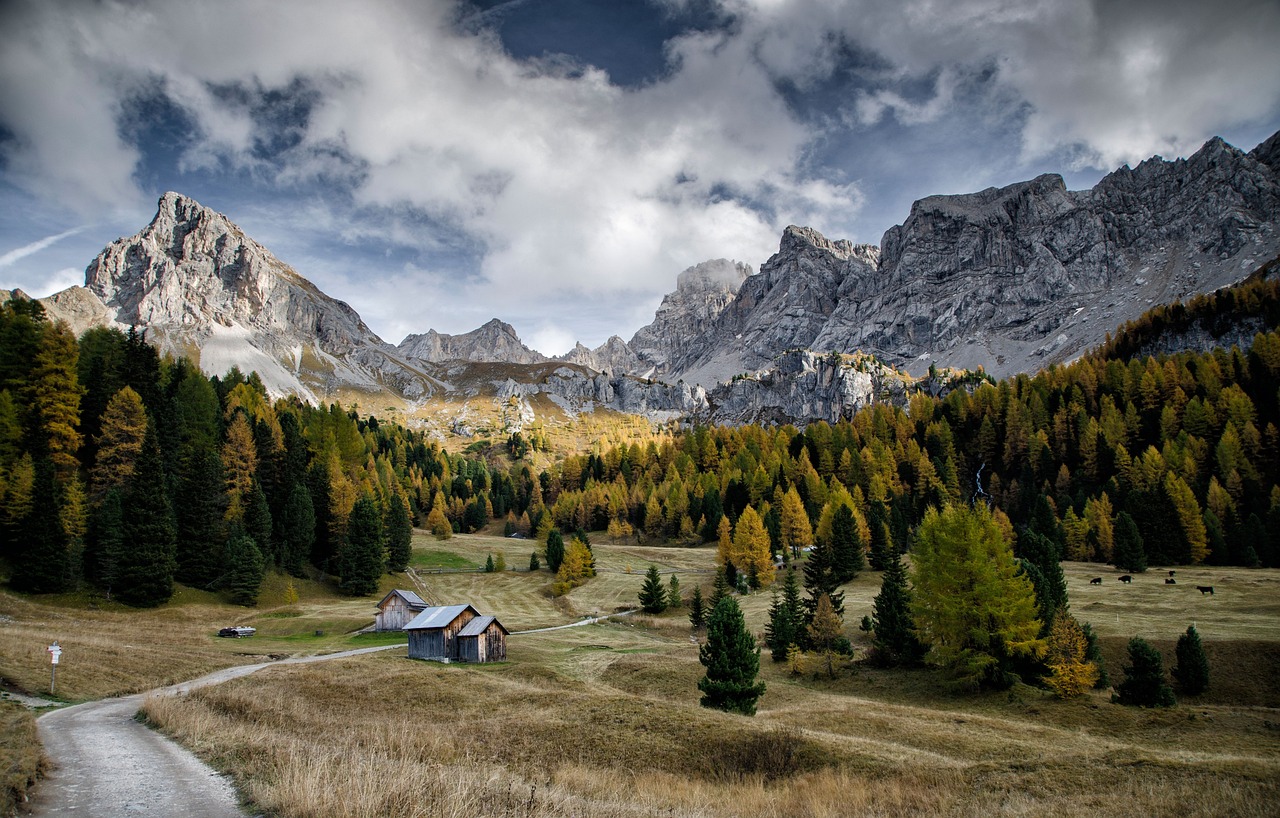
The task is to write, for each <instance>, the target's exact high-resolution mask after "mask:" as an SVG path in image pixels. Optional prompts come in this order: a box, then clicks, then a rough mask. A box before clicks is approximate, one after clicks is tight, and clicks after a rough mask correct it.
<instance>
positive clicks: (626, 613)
mask: <svg viewBox="0 0 1280 818" xmlns="http://www.w3.org/2000/svg"><path fill="white" fill-rule="evenodd" d="M638 610H639V608H632V609H631V610H629V611H619V612H618V613H611V614H605V615H604V616H595V617H589V618H587V619H580V620H578V621H577V622H570V623H569V624H568V625H552V626H551V627H549V628H534V629H533V630H528V631H512V632H511V635H512V636H517V635H519V634H522V633H546V632H547V631H561V630H564V629H565V628H581V627H582V626H583V625H594V624H596V623H597V622H604V621H605V620H606V619H610V618H612V617H615V616H630V615H631V614H633V613H635V612H636V611H638Z"/></svg>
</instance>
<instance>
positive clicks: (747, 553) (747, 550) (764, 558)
mask: <svg viewBox="0 0 1280 818" xmlns="http://www.w3.org/2000/svg"><path fill="white" fill-rule="evenodd" d="M801 511H802V512H803V509H801ZM733 555H734V558H733V564H734V565H735V566H737V568H738V570H740V571H743V572H745V573H746V574H747V576H748V577H750V579H751V585H752V586H753V587H757V588H768V587H769V586H770V585H772V584H773V578H774V577H773V555H772V554H771V553H770V551H769V532H768V531H767V530H765V527H764V521H763V520H761V519H760V515H759V514H757V513H756V510H755V509H754V508H752V507H751V506H747V507H746V508H745V509H743V510H742V516H740V517H739V518H738V524H737V525H736V526H735V527H734V530H733Z"/></svg>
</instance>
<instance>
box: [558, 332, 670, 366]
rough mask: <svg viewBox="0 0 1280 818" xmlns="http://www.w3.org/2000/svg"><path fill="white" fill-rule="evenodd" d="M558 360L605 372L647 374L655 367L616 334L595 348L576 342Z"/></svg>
mask: <svg viewBox="0 0 1280 818" xmlns="http://www.w3.org/2000/svg"><path fill="white" fill-rule="evenodd" d="M556 360H557V361H564V362H565V363H570V364H578V365H579V366H585V367H589V368H591V369H594V370H595V371H596V372H603V373H605V374H613V373H615V372H617V373H631V374H635V375H641V376H646V375H648V374H650V373H651V372H652V369H653V367H652V366H651V365H650V364H649V363H647V362H646V361H644V360H642V359H641V358H640V357H639V356H637V355H636V354H635V353H634V352H632V351H631V347H630V346H628V345H627V342H626V341H624V340H622V339H621V338H619V337H618V336H616V335H612V336H610V337H609V340H608V341H605V342H604V343H603V344H601V345H600V346H598V347H596V348H595V349H588V348H587V347H585V346H583V345H582V344H581V343H578V344H574V345H573V349H571V350H569V351H568V352H566V353H565V354H564V355H560V356H557V357H556Z"/></svg>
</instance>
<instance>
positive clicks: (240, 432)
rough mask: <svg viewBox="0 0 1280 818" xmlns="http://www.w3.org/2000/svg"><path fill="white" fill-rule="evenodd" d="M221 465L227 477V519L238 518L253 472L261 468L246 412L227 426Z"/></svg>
mask: <svg viewBox="0 0 1280 818" xmlns="http://www.w3.org/2000/svg"><path fill="white" fill-rule="evenodd" d="M222 468H223V473H224V474H225V476H226V488H227V499H228V503H227V519H228V520H232V519H238V518H239V517H241V516H243V514H244V502H245V498H246V497H247V496H248V494H249V492H250V490H252V488H253V475H254V473H255V472H256V471H257V468H258V450H257V448H256V447H255V446H254V443H253V429H252V427H250V426H249V417H248V415H246V414H245V413H244V412H237V413H236V416H235V418H233V419H232V421H231V424H230V425H229V426H227V441H226V443H223V444H222Z"/></svg>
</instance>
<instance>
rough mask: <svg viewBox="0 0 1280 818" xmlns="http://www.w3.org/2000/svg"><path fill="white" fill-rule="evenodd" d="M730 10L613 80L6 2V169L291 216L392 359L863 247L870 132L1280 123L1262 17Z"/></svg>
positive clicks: (262, 14) (403, 47)
mask: <svg viewBox="0 0 1280 818" xmlns="http://www.w3.org/2000/svg"><path fill="white" fill-rule="evenodd" d="M704 4H705V3H704ZM685 5H686V4H685V3H682V2H680V0H663V2H661V3H656V2H655V9H656V11H657V13H661V12H662V10H663V9H665V10H666V11H668V12H674V11H677V10H679V9H681V8H683V7H684V6H685ZM718 5H719V9H718V14H719V17H720V19H722V20H723V21H724V24H723V25H720V26H716V27H710V28H703V29H698V30H689V31H686V32H684V33H682V34H679V35H677V36H674V37H672V38H670V39H669V40H667V41H666V42H665V43H664V44H662V48H663V49H664V52H663V53H664V56H665V61H666V65H667V68H668V70H667V71H666V72H665V73H664V74H663V75H662V76H661V77H658V78H656V79H654V80H653V81H650V82H647V83H644V84H640V85H638V86H626V87H622V86H619V85H618V84H615V83H614V82H613V81H611V78H610V76H609V75H608V74H607V73H606V72H605V71H603V70H601V69H599V68H596V67H594V66H591V65H588V64H585V63H583V62H581V61H579V60H577V59H575V58H574V57H573V55H564V54H550V53H549V54H546V55H544V56H540V57H533V58H516V57H514V56H512V55H511V54H510V53H509V52H508V51H507V50H506V49H505V47H504V45H503V41H502V39H501V36H500V34H499V32H498V30H497V29H493V28H486V27H484V26H483V25H482V26H479V27H477V26H475V25H469V26H463V25H460V22H461V20H462V19H463V15H464V12H466V11H467V9H465V8H464V7H462V6H460V5H455V4H452V3H445V2H439V3H413V2H407V1H406V2H370V3H361V4H351V3H347V2H338V1H337V0H307V1H306V2H302V0H282V1H281V2H275V3H270V4H262V3H256V2H249V1H248V0H239V2H223V3H217V4H210V3H203V2H195V1H194V0H173V2H164V3H159V2H101V3H94V4H87V3H81V2H74V0H52V1H50V2H35V0H27V2H12V3H9V4H6V6H5V7H4V10H3V11H0V30H2V31H4V32H6V33H5V34H4V35H3V36H4V38H5V45H4V48H3V49H0V126H3V130H2V131H0V162H2V164H0V168H2V169H3V170H2V172H3V178H4V180H5V182H7V184H9V185H11V186H13V187H14V188H17V189H20V190H22V191H25V192H26V194H27V195H32V196H37V197H39V198H41V199H42V200H44V201H48V202H50V203H52V204H53V205H55V206H57V207H61V208H66V209H67V210H68V211H69V212H72V213H74V214H76V216H77V218H79V219H83V218H100V217H101V214H102V213H104V212H108V211H112V210H119V209H133V210H136V209H139V208H143V207H145V206H147V205H149V201H150V200H152V198H153V197H154V196H155V195H156V194H157V193H158V192H160V191H159V190H158V189H157V188H158V187H160V188H163V187H176V188H177V189H180V190H182V189H183V187H182V185H183V184H184V182H186V181H194V182H198V181H203V182H205V183H207V184H214V181H213V180H222V182H221V184H222V186H223V187H222V189H223V190H225V191H234V190H236V189H239V190H241V191H242V192H241V193H240V194H235V193H234V192H227V193H226V194H225V197H226V198H227V199H228V200H231V201H233V202H235V203H236V209H233V208H231V207H224V208H222V209H225V210H227V211H228V212H229V215H231V216H232V217H233V218H237V219H240V218H241V215H240V214H241V213H248V214H252V217H251V221H253V222H254V223H256V224H268V223H271V222H272V220H273V218H274V223H275V224H276V225H277V227H275V228H274V229H271V228H268V229H267V230H266V231H265V232H267V233H268V234H269V235H261V234H259V233H255V235H256V236H257V237H258V238H260V239H262V240H263V241H264V243H266V244H267V246H268V247H271V248H272V249H275V250H277V251H279V248H280V246H284V247H285V248H287V249H288V250H289V252H290V253H291V254H292V257H291V258H289V260H290V261H291V262H292V263H294V264H295V266H297V267H299V269H300V270H301V271H302V272H303V273H304V274H305V275H308V276H309V277H313V278H315V279H316V280H317V283H319V284H321V286H324V287H325V288H326V289H328V290H330V291H331V292H332V293H333V294H334V295H337V296H339V297H342V298H344V299H345V300H348V301H349V302H351V303H352V304H353V305H354V306H356V308H357V309H359V310H360V311H361V313H362V314H363V315H364V316H365V318H366V319H367V320H368V321H369V323H370V325H371V326H373V327H374V329H375V330H377V331H378V332H379V333H380V334H383V335H384V337H386V338H388V340H392V341H395V340H398V339H399V337H400V336H402V335H403V334H405V333H407V332H410V331H415V332H421V331H424V330H425V329H426V326H424V321H428V322H430V323H432V324H434V325H435V326H436V327H437V328H438V329H441V330H443V331H450V332H460V331H465V330H466V329H469V328H471V327H472V326H475V325H477V324H478V323H480V322H482V321H483V320H484V319H485V318H487V317H489V316H491V315H498V316H501V317H504V319H506V320H510V321H512V323H514V324H516V326H517V329H519V330H521V331H522V332H526V333H529V334H530V335H531V337H532V336H533V335H536V336H537V337H538V338H539V339H544V342H545V343H548V344H556V345H563V346H565V347H566V348H567V346H568V345H569V343H570V342H571V340H573V339H575V338H578V339H581V340H584V341H587V342H590V343H596V342H599V341H601V340H603V337H604V336H606V335H607V334H608V333H607V332H604V331H603V330H601V329H600V328H599V325H600V323H601V322H600V321H599V320H598V319H599V318H600V316H602V315H604V316H607V317H609V318H610V319H611V320H612V321H614V322H621V323H622V324H623V326H622V327H620V328H619V330H615V331H621V329H623V328H625V327H628V326H629V328H630V329H634V328H635V327H636V326H638V325H639V324H640V323H643V322H644V321H645V320H646V317H647V316H646V315H645V314H644V312H645V310H639V309H637V306H636V305H637V303H641V304H648V307H647V310H648V311H650V312H651V310H652V308H653V306H656V302H657V298H658V297H659V296H660V295H661V294H662V293H663V292H665V291H667V290H669V289H671V288H672V286H673V284H674V280H675V275H676V273H678V272H679V271H680V270H682V269H684V268H685V267H688V266H691V265H692V264H695V263H697V262H699V261H702V260H704V259H707V258H714V257H721V256H732V257H734V258H738V259H741V260H745V261H748V262H750V263H753V264H759V263H760V262H761V261H762V260H764V259H765V258H766V257H767V256H768V255H769V253H770V252H771V251H772V250H773V249H775V248H776V245H777V237H778V235H779V233H780V232H781V230H782V228H783V227H785V226H786V225H787V224H790V223H798V224H805V225H809V226H813V227H815V228H817V229H819V230H821V231H823V232H825V233H828V234H829V235H834V236H847V235H850V232H851V231H852V230H853V229H854V226H855V225H856V224H858V223H859V221H858V220H859V219H860V218H861V219H863V220H864V221H865V219H866V218H867V215H868V213H867V211H868V210H869V209H874V207H875V205H874V203H871V202H869V201H868V199H867V196H866V193H865V190H866V188H867V187H868V185H871V186H875V187H878V188H879V187H884V186H886V185H893V184H896V183H897V177H890V176H887V175H884V173H883V172H882V171H881V169H879V168H877V167H876V166H875V165H873V164H866V165H859V164H858V162H857V161H856V158H855V159H852V160H851V159H850V158H849V157H856V156H857V155H858V151H857V145H858V141H859V140H860V139H871V138H876V139H889V140H892V141H893V142H894V143H895V144H896V145H898V146H900V148H901V150H903V151H910V150H911V149H912V147H913V145H916V144H917V140H920V139H922V138H923V137H922V136H921V135H923V134H925V133H927V132H928V133H932V134H933V135H934V136H933V141H932V142H931V144H936V135H937V134H938V133H943V134H947V135H948V138H954V139H955V140H956V141H957V144H959V143H960V140H966V139H967V140H969V141H970V142H973V141H974V140H981V139H983V138H988V137H989V135H988V134H983V133H967V131H968V130H970V127H969V125H968V124H967V123H970V122H972V121H973V117H974V116H975V114H974V111H975V110H976V111H978V114H977V116H978V117H979V118H980V119H981V120H982V121H984V122H989V123H993V124H992V125H991V127H992V129H993V132H994V131H1000V132H1002V133H1004V132H1007V133H1012V134H1013V137H1012V138H1013V139H1014V140H1015V141H1016V144H1017V145H1018V146H1019V155H1017V156H1012V157H1009V156H1005V157H993V158H992V159H991V162H992V163H993V164H994V163H997V162H1000V161H1003V162H1004V164H1005V165H1006V166H1010V165H1011V166H1015V167H1031V166H1033V165H1036V163H1038V162H1044V161H1056V162H1059V163H1060V164H1061V163H1066V164H1068V165H1070V166H1071V167H1074V168H1095V169H1099V170H1105V169H1109V168H1111V167H1113V166H1115V165H1118V164H1122V163H1125V162H1130V163H1132V162H1136V161H1139V160H1141V159H1143V158H1146V157H1147V156H1149V155H1151V154H1153V153H1162V154H1165V155H1167V156H1173V155H1182V154H1185V153H1187V152H1189V151H1192V150H1194V149H1195V148H1196V147H1198V145H1199V144H1200V143H1201V142H1203V141H1204V139H1205V138H1207V137H1208V136H1210V135H1213V134H1214V133H1220V132H1223V131H1225V130H1227V129H1229V128H1232V127H1241V126H1249V125H1254V126H1259V125H1266V124H1267V123H1270V124H1274V123H1275V121H1276V119H1277V117H1278V116H1280V57H1278V56H1277V51H1278V50H1277V49H1275V48H1274V35H1275V33H1276V32H1278V31H1280V6H1277V5H1276V4H1275V3H1274V2H1270V0H1225V2H1219V3H1215V4H1213V5H1212V6H1210V5H1208V4H1204V3H1200V2H1196V0H1171V1H1170V2H1161V3H1159V4H1154V3H1150V4H1149V3H1146V2H1137V3H1128V2H1126V3H1121V2H1094V3H1089V2H1055V1H1054V0H1038V1H1037V0H1031V1H1029V2H1023V3H1008V2H1004V1H1003V0H1000V1H997V0H962V1H961V2H948V3H943V2H938V1H937V0H903V2H898V3H892V4H890V3H882V2H872V1H871V0H844V1H843V2H842V1H841V0H722V2H720V3H719V4H718ZM1246 147H1247V146H1246ZM836 148H838V150H837V149H836ZM934 153H936V151H934ZM837 156H838V157H840V158H839V160H838V161H837V159H835V158H834V157H837ZM166 157H167V159H168V161H169V166H168V169H164V167H163V166H162V163H161V160H162V159H165V158H166ZM947 159H948V158H947V157H946V156H936V155H933V156H921V157H920V158H919V159H918V167H917V172H918V173H920V174H923V175H924V176H925V177H926V178H934V177H930V176H929V174H931V173H932V174H935V175H938V174H941V173H942V172H943V171H942V170H940V169H939V168H937V167H934V165H939V164H940V163H945V162H946V161H947ZM930 163H934V164H933V165H931V164H930ZM953 164H954V162H953ZM909 170H910V169H909V168H907V169H903V168H901V167H900V168H898V169H897V170H896V171H895V172H898V173H906V172H909ZM951 172H952V173H954V170H953V171H951ZM984 172H985V171H984V169H983V168H975V169H973V170H971V171H968V174H969V175H968V176H966V177H964V178H965V181H968V180H969V177H970V176H971V177H972V181H973V182H974V184H975V185H976V186H985V184H987V183H989V180H987V179H985V178H984V176H983V173H984ZM878 173H881V176H877V174H878ZM937 178H941V177H940V176H938V177H937ZM184 192H187V191H184ZM237 196H239V198H237ZM282 203H287V204H286V205H285V206H282ZM237 209H238V210H239V212H237ZM282 211H287V212H282ZM903 216H905V213H900V214H896V216H893V217H891V218H892V219H894V220H900V219H901V218H902V217H903ZM880 221H881V222H882V224H881V229H883V227H887V226H888V224H889V223H892V222H891V221H887V220H885V218H880ZM246 226H248V225H246ZM251 232H252V231H251ZM46 235H47V232H46ZM855 238H858V239H861V240H864V241H865V240H870V241H876V240H878V238H879V236H878V234H877V235H863V236H855ZM277 239H278V243H277ZM323 241H329V242H333V243H334V245H335V246H340V247H347V248H350V254H349V255H341V254H340V257H341V258H342V259H343V263H344V264H345V265H346V266H345V267H344V266H343V264H337V263H335V262H334V261H333V258H334V256H333V254H332V253H329V252H326V251H325V250H323V249H319V248H318V245H319V244H320V243H321V242H323ZM25 244H26V245H29V246H34V245H32V244H31V241H30V240H27V241H26V242H25ZM23 249H26V246H24V247H23ZM379 251H381V253H382V258H381V259H379V258H378V252H379ZM17 252H20V251H12V252H11V253H9V254H7V255H6V256H4V258H5V259H9V256H12V255H14V253H17ZM31 252H32V253H35V252H36V251H35V250H33V251H31ZM18 258H19V257H15V258H14V259H12V260H11V262H16V261H17V260H18ZM443 258H449V259H452V260H453V261H450V262H449V263H445V262H444V261H441V260H440V259H443ZM458 258H463V259H465V263H459V262H457V259H458ZM351 259H359V262H358V263H355V264H351V263H349V262H350V260H351ZM86 260H87V259H86ZM650 302H651V303H650ZM586 308H589V309H590V310H592V311H593V313H594V314H593V316H591V319H590V320H589V319H588V317H587V316H585V315H582V314H581V313H582V312H583V311H584V309H586ZM472 316H475V317H476V319H477V320H475V321H474V322H473V323H469V324H460V323H451V322H458V321H462V320H467V321H470V320H471V317H472ZM628 322H629V323H628ZM615 325H616V323H615ZM543 351H544V352H559V351H562V350H560V349H544V350H543Z"/></svg>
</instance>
